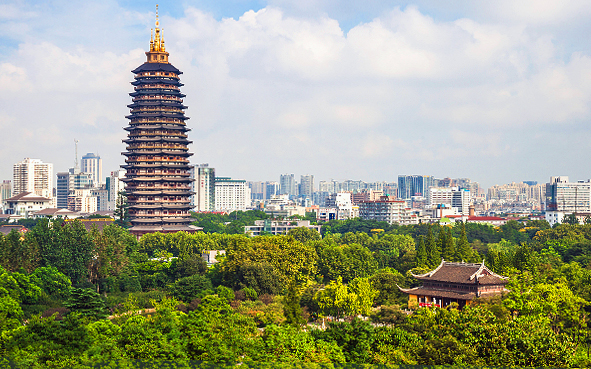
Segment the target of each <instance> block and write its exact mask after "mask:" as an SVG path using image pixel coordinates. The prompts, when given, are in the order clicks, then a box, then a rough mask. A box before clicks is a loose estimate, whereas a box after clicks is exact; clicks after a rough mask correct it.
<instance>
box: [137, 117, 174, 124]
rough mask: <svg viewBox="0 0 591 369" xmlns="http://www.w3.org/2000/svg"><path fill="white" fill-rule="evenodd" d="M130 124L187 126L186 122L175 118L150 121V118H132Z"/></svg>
mask: <svg viewBox="0 0 591 369" xmlns="http://www.w3.org/2000/svg"><path fill="white" fill-rule="evenodd" d="M130 123H175V124H180V125H185V122H183V121H182V119H174V118H164V119H162V118H161V119H155V118H152V119H149V118H141V119H137V118H135V117H134V118H131V121H130Z"/></svg>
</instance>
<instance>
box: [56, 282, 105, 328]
mask: <svg viewBox="0 0 591 369" xmlns="http://www.w3.org/2000/svg"><path fill="white" fill-rule="evenodd" d="M64 306H65V307H67V308H68V309H70V310H72V311H75V312H77V313H79V314H80V315H82V316H87V317H91V318H93V319H96V320H98V319H104V318H106V317H107V316H108V315H109V314H108V311H107V306H106V305H105V302H104V301H103V300H102V299H101V297H100V295H99V294H98V293H96V292H95V291H93V290H92V289H89V288H72V289H71V290H70V297H69V298H68V300H67V301H66V302H65V303H64Z"/></svg>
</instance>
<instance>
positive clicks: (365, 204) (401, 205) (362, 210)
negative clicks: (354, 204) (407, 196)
mask: <svg viewBox="0 0 591 369" xmlns="http://www.w3.org/2000/svg"><path fill="white" fill-rule="evenodd" d="M359 216H360V217H361V219H371V220H377V221H378V222H388V224H395V223H396V224H417V223H418V216H417V215H416V214H414V213H413V212H412V211H411V209H410V208H408V207H407V204H406V201H402V200H394V199H393V198H392V197H391V196H381V197H380V199H379V200H377V201H362V202H360V203H359Z"/></svg>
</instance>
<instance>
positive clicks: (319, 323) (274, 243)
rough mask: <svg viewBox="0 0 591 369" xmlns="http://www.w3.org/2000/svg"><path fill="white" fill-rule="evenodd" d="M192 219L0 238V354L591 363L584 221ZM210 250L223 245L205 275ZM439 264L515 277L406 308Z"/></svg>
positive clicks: (29, 360) (56, 361)
mask: <svg viewBox="0 0 591 369" xmlns="http://www.w3.org/2000/svg"><path fill="white" fill-rule="evenodd" d="M233 214H234V213H233ZM262 216H263V215H262V214H259V213H256V212H255V213H249V212H245V213H240V212H237V213H236V214H234V217H235V219H234V221H238V220H240V221H241V222H243V223H244V224H247V223H249V222H252V221H253V219H254V218H257V217H262ZM196 217H197V218H199V219H201V220H205V219H209V222H210V223H211V227H212V228H210V229H209V230H208V232H210V233H203V232H201V233H196V234H187V233H174V234H158V233H156V234H149V235H145V236H143V237H142V238H141V239H140V240H139V241H138V240H136V238H135V237H134V236H132V235H130V234H129V233H128V231H127V230H125V229H123V228H121V227H119V226H117V225H112V226H108V227H105V228H104V229H103V230H102V231H98V230H96V229H95V230H92V231H86V229H85V228H84V227H83V226H82V225H81V224H80V223H79V222H68V223H64V222H61V221H57V220H56V221H47V220H40V221H39V222H38V224H37V225H35V226H34V227H33V228H32V229H31V230H30V231H29V232H27V233H25V234H19V233H17V232H12V233H10V234H9V235H7V236H0V357H3V358H6V359H7V360H11V361H12V362H13V363H15V364H17V365H18V366H20V367H33V368H34V367H56V368H59V367H85V366H86V367H91V366H95V365H100V364H104V363H118V364H122V363H123V364H125V365H136V364H137V365H139V364H138V363H139V362H137V361H136V360H140V361H142V360H143V361H148V362H152V363H162V362H163V361H167V360H168V361H172V362H174V363H176V364H177V365H181V366H182V365H187V366H189V365H192V364H191V363H195V362H196V361H207V362H216V363H219V362H241V363H244V365H249V364H248V363H253V362H259V363H260V362H266V363H275V364H277V363H308V364H306V365H308V366H309V367H312V366H313V365H314V363H316V364H322V363H355V364H387V365H396V364H420V365H436V364H446V365H471V366H528V367H538V366H555V367H576V366H579V367H582V366H589V365H590V364H591V361H590V359H589V348H590V347H591V342H590V341H591V339H590V338H591V337H590V330H589V327H588V323H587V321H588V311H589V309H590V305H589V303H590V302H591V225H589V224H584V225H578V224H569V223H566V224H562V225H558V226H556V227H554V228H551V227H549V225H548V224H547V223H546V222H542V221H532V222H527V223H521V222H516V221H510V222H508V223H507V224H506V225H504V226H501V227H492V226H487V225H478V224H462V223H458V224H455V225H453V226H439V225H436V224H435V225H423V224H420V225H415V226H390V225H387V224H382V223H377V222H371V221H362V220H359V219H355V220H350V221H342V222H337V221H331V222H329V223H326V224H325V225H324V226H323V231H322V237H321V236H320V235H319V234H318V233H317V232H314V231H310V230H308V229H304V228H299V229H294V230H292V231H290V232H289V234H287V235H281V236H259V237H247V236H245V235H244V234H243V232H239V231H238V229H239V227H240V225H239V224H238V223H236V224H234V226H231V223H232V221H231V220H228V219H224V218H215V217H218V216H217V215H201V214H198V215H196ZM230 217H232V215H230ZM215 219H217V220H215ZM214 220H215V221H214ZM228 222H229V223H228ZM226 223H227V224H226ZM201 224H202V225H201V226H202V227H204V228H205V226H204V225H205V223H201ZM214 226H215V227H222V226H223V227H225V228H223V227H222V228H220V231H219V232H217V233H216V231H215V230H214V228H215V227H214ZM232 233H235V234H232ZM209 250H218V251H219V250H223V252H222V253H219V254H218V255H217V259H218V260H219V262H218V263H216V264H214V265H210V266H208V265H207V264H206V263H205V261H204V260H203V258H202V254H203V253H204V252H205V251H209ZM442 258H443V259H445V260H451V261H466V262H482V260H483V259H484V260H485V261H486V264H487V265H488V266H489V267H490V268H491V269H493V270H494V271H495V272H497V273H500V274H503V275H506V276H509V277H510V283H509V285H508V286H507V288H508V292H506V293H505V294H503V295H500V296H497V297H495V298H492V299H480V300H477V301H476V302H475V304H473V305H471V306H467V307H465V308H463V309H461V310H459V309H458V308H457V306H455V305H454V304H452V305H451V306H450V307H448V308H445V309H439V308H421V309H418V310H408V308H407V303H406V302H407V297H406V296H405V295H404V294H402V293H401V292H400V291H399V288H398V287H399V286H400V287H411V286H414V285H417V281H416V280H415V279H414V278H413V277H412V275H411V273H412V272H415V273H416V272H424V271H427V270H430V269H431V268H433V267H435V266H437V265H438V264H439V263H440V262H441V259H442ZM134 363H135V364H134Z"/></svg>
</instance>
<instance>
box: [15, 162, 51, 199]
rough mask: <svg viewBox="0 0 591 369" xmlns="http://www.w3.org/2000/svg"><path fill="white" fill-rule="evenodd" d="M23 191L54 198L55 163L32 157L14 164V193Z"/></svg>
mask: <svg viewBox="0 0 591 369" xmlns="http://www.w3.org/2000/svg"><path fill="white" fill-rule="evenodd" d="M23 192H31V193H34V194H35V195H37V196H42V197H46V198H53V164H51V163H44V162H42V161H41V160H39V159H30V158H25V160H23V161H21V162H19V163H16V164H14V166H13V183H12V193H13V195H18V194H20V193H23Z"/></svg>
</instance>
